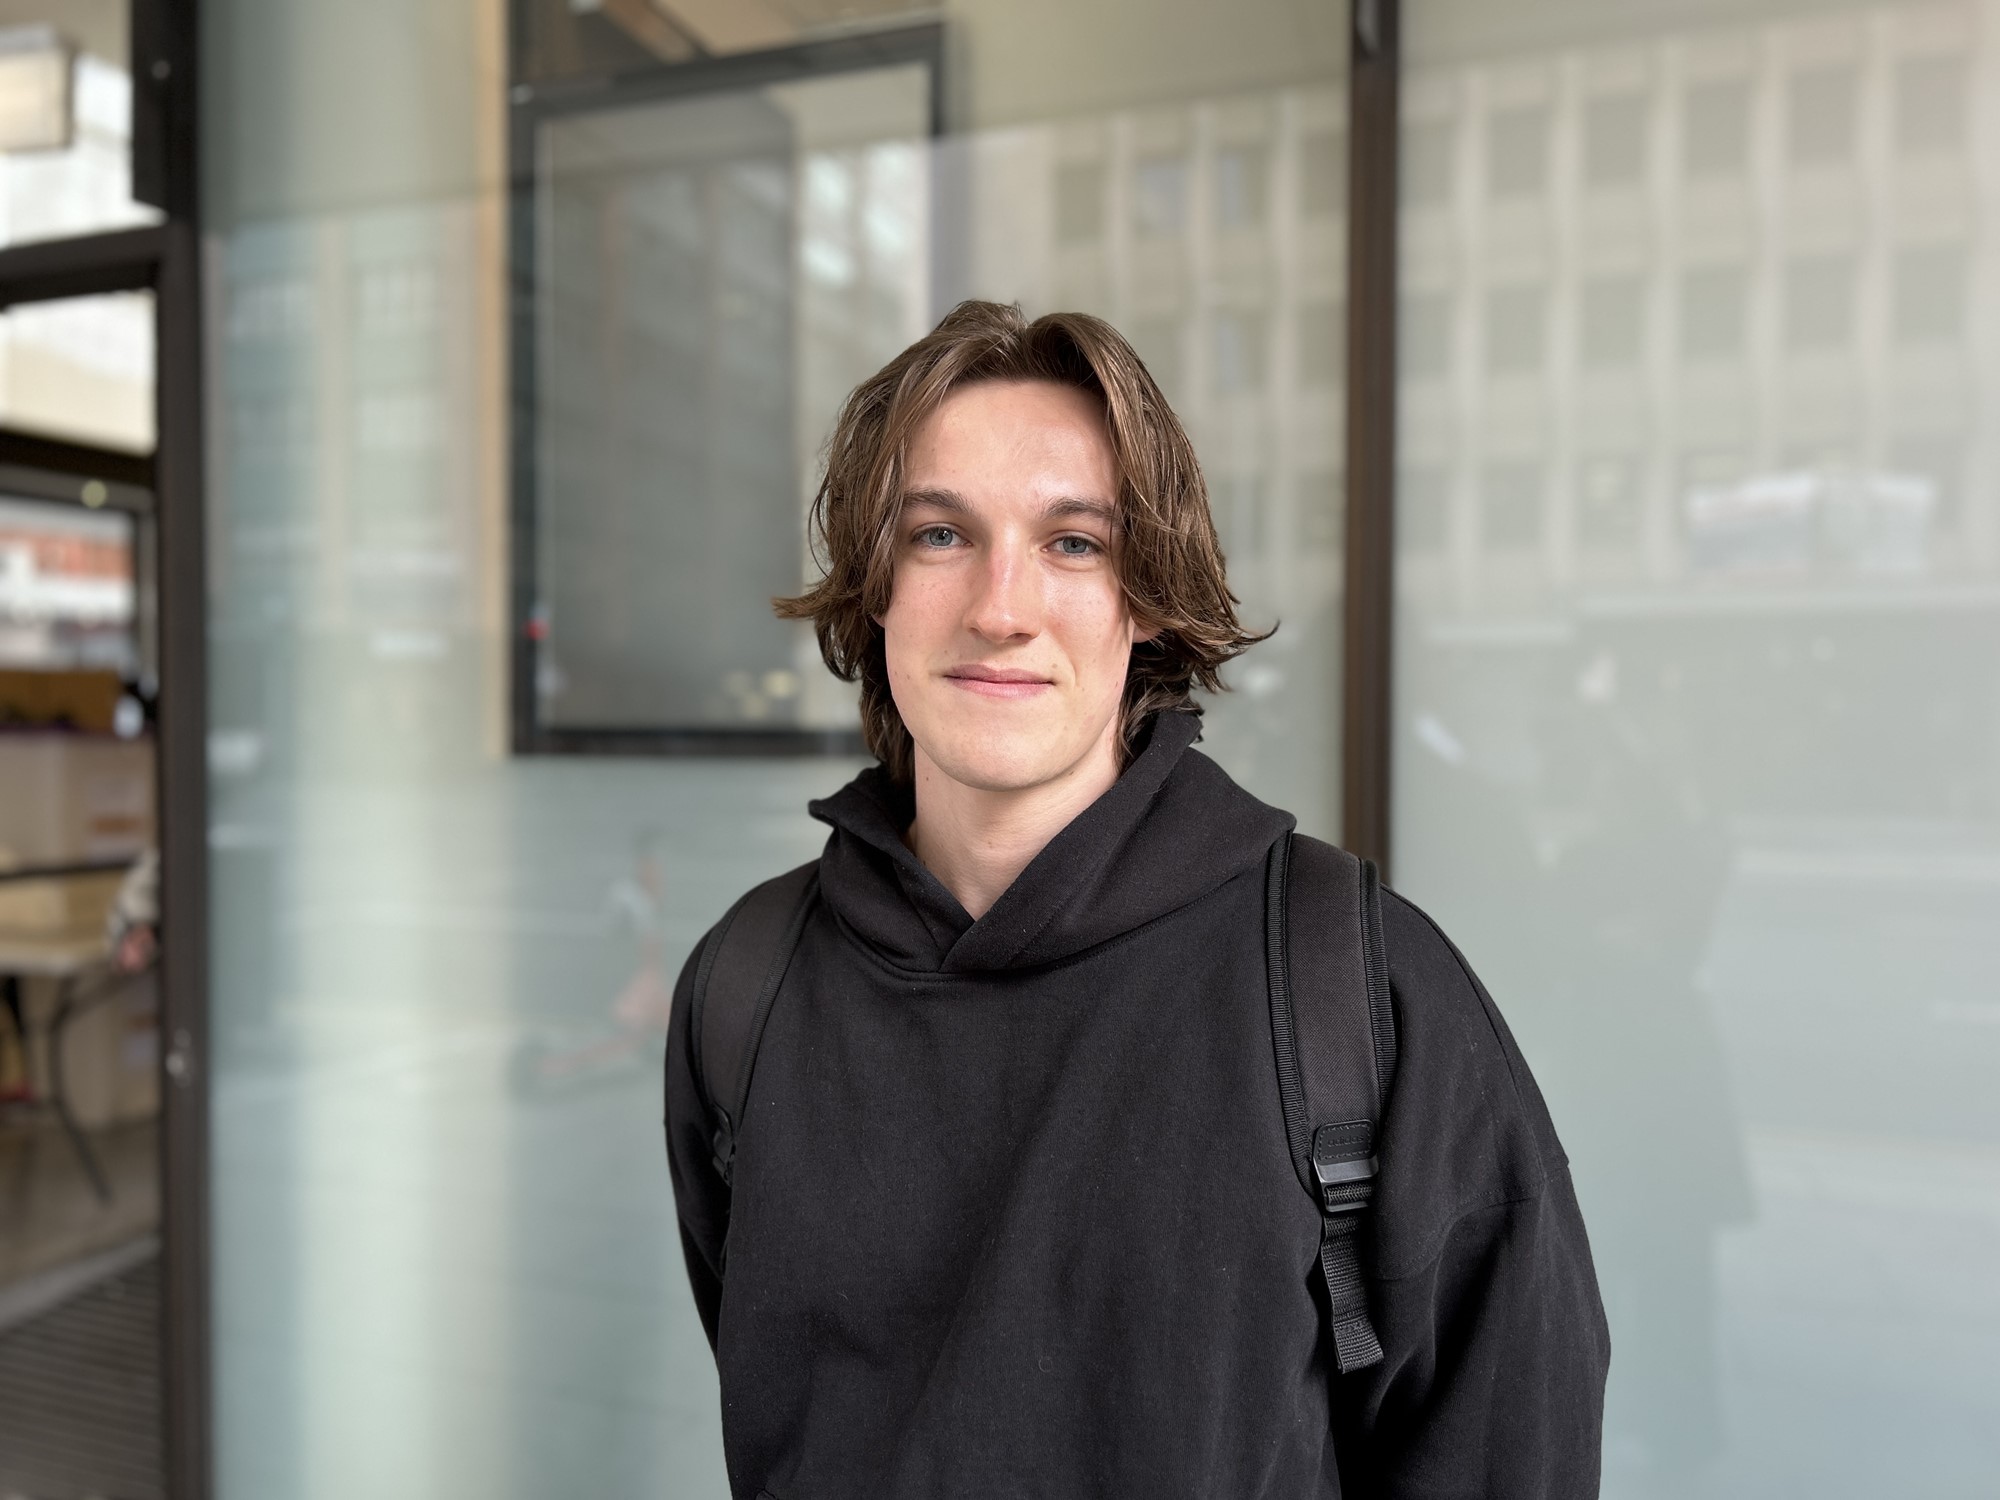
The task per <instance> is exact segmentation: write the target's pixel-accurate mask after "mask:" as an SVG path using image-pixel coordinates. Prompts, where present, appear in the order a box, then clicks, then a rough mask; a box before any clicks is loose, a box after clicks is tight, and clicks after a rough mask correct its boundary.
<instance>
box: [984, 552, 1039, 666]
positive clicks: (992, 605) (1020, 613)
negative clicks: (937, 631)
mask: <svg viewBox="0 0 2000 1500" xmlns="http://www.w3.org/2000/svg"><path fill="white" fill-rule="evenodd" d="M981 562H982V564H983V566H982V567H981V568H980V570H979V585H978V592H977V594H976V595H975V596H974V598H973V599H972V607H971V609H970V610H969V611H968V612H967V614H966V621H965V623H966V625H967V627H968V628H970V629H971V630H972V631H973V632H974V633H975V634H977V635H980V636H983V637H984V638H985V639H987V640H989V641H994V642H1001V641H1021V640H1032V639H1034V638H1035V637H1036V636H1037V635H1039V634H1041V630H1042V585H1041V579H1040V578H1039V577H1038V576H1037V574H1036V569H1035V566H1034V561H1033V559H1032V558H1030V557H1028V556H1026V555H1025V552H1024V549H1023V548H1022V547H1019V546H1015V545H1012V544H1010V543H1008V542H1006V541H1004V540H1003V541H1001V542H998V543H996V544H995V545H994V546H992V547H991V548H989V549H988V550H987V553H986V556H985V557H984V558H982V559H981Z"/></svg>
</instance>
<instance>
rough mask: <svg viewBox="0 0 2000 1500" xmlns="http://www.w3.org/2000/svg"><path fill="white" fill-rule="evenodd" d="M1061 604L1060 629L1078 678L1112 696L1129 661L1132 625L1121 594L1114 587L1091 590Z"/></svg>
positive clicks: (1119, 686) (1120, 684)
mask: <svg viewBox="0 0 2000 1500" xmlns="http://www.w3.org/2000/svg"><path fill="white" fill-rule="evenodd" d="M1064 605H1065V607H1064V608H1063V609H1062V611H1061V616H1062V621H1063V629H1064V633H1065V634H1066V635H1067V636H1068V638H1069V655H1070V660H1071V661H1072V662H1074V663H1075V664H1076V670H1077V674H1078V676H1079V677H1080V678H1082V679H1083V680H1084V681H1085V682H1087V683H1089V684H1090V685H1092V686H1094V687H1096V688H1098V689H1099V690H1101V691H1103V692H1105V693H1107V694H1115V693H1116V692H1117V691H1118V689H1119V688H1121V687H1122V686H1123V685H1124V681H1125V671H1126V667H1127V664H1128V663H1129V662H1130V661H1131V659H1132V643H1131V634H1132V625H1131V618H1130V616H1129V615H1128V614H1127V613H1126V610H1125V595H1124V593H1123V592H1122V591H1120V590H1119V589H1118V587H1117V586H1116V585H1115V584H1114V585H1112V587H1111V588H1110V589H1109V590H1108V591H1106V590H1105V589H1103V588H1093V589H1091V590H1089V591H1087V592H1083V593H1080V594H1079V595H1078V596H1076V597H1073V598H1070V599H1067V600H1065V601H1064Z"/></svg>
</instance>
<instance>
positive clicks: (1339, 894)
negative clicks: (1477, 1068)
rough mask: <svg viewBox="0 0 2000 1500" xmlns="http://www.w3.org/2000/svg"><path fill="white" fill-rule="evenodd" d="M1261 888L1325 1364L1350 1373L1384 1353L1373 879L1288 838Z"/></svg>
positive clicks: (1378, 977) (1384, 1034)
mask: <svg viewBox="0 0 2000 1500" xmlns="http://www.w3.org/2000/svg"><path fill="white" fill-rule="evenodd" d="M1270 888H1271V897H1270V902H1271V910H1270V920H1271V922H1272V924H1273V929H1274V930H1273V933H1272V935H1271V941H1270V943H1269V952H1270V961H1271V1000H1272V1011H1271V1020H1272V1038H1273V1043H1274V1046H1275V1048H1276V1051H1277V1056H1278V1076H1279V1088H1280V1092H1281V1094H1282V1096H1283V1098H1284V1102H1285V1119H1286V1130H1287V1133H1288V1134H1289V1135H1290V1136H1291V1141H1292V1151H1293V1156H1294V1158H1295V1159H1296V1160H1297V1162H1298V1165H1299V1168H1300V1177H1301V1179H1302V1180H1303V1181H1304V1183H1305V1185H1306V1190H1307V1191H1308V1192H1309V1193H1311V1194H1312V1196H1313V1200H1314V1202H1315V1203H1316V1204H1317V1205H1318V1206H1319V1210H1320V1214H1321V1220H1320V1252H1319V1261H1320V1273H1321V1275H1322V1276H1323V1277H1324V1278H1325V1281H1326V1290H1327V1326H1328V1330H1329V1332H1330V1333H1331V1334H1332V1336H1333V1352H1334V1366H1335V1368H1336V1369H1338V1370H1339V1371H1340V1372H1341V1373H1342V1374H1348V1373H1350V1372H1352V1371H1355V1370H1362V1369H1366V1368H1368V1367H1369V1366H1370V1365H1373V1364H1377V1363H1379V1362H1380V1361H1381V1359H1382V1357H1383V1355H1382V1344H1381V1340H1380V1339H1379V1338H1378V1337H1377V1336H1376V1333H1375V1329H1374V1326H1373V1325H1372V1324H1371V1323H1370V1321H1369V1318H1368V1301H1367V1290H1366V1283H1365V1281H1364V1279H1363V1277H1362V1273H1361V1256H1360V1244H1361V1227H1362V1223H1363V1217H1364V1214H1365V1212H1366V1210H1367V1208H1368V1206H1369V1204H1370V1203H1371V1201H1372V1200H1373V1197H1374V1193H1375V1180H1376V1176H1377V1173H1378V1163H1377V1160H1376V1134H1377V1125H1378V1122H1379V1121H1380V1120H1381V1118H1382V1107H1383V1101H1384V1099H1385V1097H1386V1095H1387V1090H1388V1082H1389V1078H1390V1075H1391V1073H1392V1072H1393V1070H1394V1067H1395V1055H1396V1045H1395V1026H1394V1017H1393V1015H1392V1014H1391V1012H1390V1008H1389V1003H1390V1002H1389V984H1388V970H1387V966H1386V964H1385V962H1384V955H1383V949H1382V929H1381V911H1380V900H1381V896H1380V886H1379V883H1378V881H1377V879H1376V875H1375V867H1374V866H1373V865H1372V864H1370V863H1368V862H1367V861H1366V860H1361V859H1357V858H1356V857H1355V856H1354V855H1352V854H1349V853H1347V852H1346V851H1345V850H1342V849H1337V848H1335V847H1333V846H1332V845H1330V844H1325V843H1322V842H1320V841H1319V840H1318V839H1312V838H1306V837H1304V836H1298V835H1295V836H1292V837H1290V838H1287V839H1281V840H1279V842H1278V845H1277V847H1275V848H1274V849H1273V850H1272V864H1271V872H1270Z"/></svg>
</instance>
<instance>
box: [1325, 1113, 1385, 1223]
mask: <svg viewBox="0 0 2000 1500" xmlns="http://www.w3.org/2000/svg"><path fill="white" fill-rule="evenodd" d="M1312 1158H1313V1175H1314V1177H1316V1178H1317V1179H1318V1181H1319V1198H1320V1211H1321V1212H1322V1213H1325V1214H1328V1215H1333V1214H1351V1213H1358V1212H1360V1211H1361V1210H1362V1209H1364V1208H1366V1207H1367V1206H1368V1204H1369V1202H1370V1201H1371V1200H1372V1199H1373V1198H1374V1196H1375V1178H1376V1177H1377V1175H1379V1173H1380V1172H1381V1169H1382V1167H1381V1162H1380V1161H1379V1160H1378V1159H1377V1157H1376V1155H1375V1126H1374V1124H1373V1123H1372V1122H1370V1121H1368V1120H1351V1121H1349V1122H1348V1123H1347V1124H1345V1125H1322V1126H1320V1127H1319V1129H1317V1130H1315V1131H1314V1132H1313V1150H1312Z"/></svg>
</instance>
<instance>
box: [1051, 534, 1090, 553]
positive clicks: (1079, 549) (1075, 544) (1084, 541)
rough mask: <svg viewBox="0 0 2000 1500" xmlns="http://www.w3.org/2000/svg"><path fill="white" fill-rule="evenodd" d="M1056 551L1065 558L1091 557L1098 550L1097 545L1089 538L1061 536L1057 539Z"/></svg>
mask: <svg viewBox="0 0 2000 1500" xmlns="http://www.w3.org/2000/svg"><path fill="white" fill-rule="evenodd" d="M1056 549H1057V550H1058V551H1059V552H1061V553H1062V555H1063V556H1064V557H1089V556H1090V555H1091V554H1092V553H1094V552H1096V551H1097V550H1098V548H1097V543H1095V542H1093V541H1092V540H1091V539H1090V538H1089V537H1087V536H1060V537H1057V538H1056Z"/></svg>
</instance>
